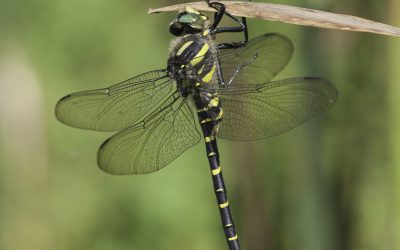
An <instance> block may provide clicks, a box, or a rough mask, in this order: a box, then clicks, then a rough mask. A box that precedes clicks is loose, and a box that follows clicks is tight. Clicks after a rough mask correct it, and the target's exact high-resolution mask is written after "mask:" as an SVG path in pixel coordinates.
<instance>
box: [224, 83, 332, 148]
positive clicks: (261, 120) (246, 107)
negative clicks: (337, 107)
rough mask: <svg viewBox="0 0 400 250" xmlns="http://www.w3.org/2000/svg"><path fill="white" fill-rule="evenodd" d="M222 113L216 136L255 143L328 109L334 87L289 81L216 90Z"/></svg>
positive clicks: (329, 84)
mask: <svg viewBox="0 0 400 250" xmlns="http://www.w3.org/2000/svg"><path fill="white" fill-rule="evenodd" d="M217 92H218V95H219V97H220V100H221V105H222V109H223V111H224V113H223V117H222V121H221V123H220V129H219V132H218V137H220V138H224V139H230V140H257V139H263V138H267V137H271V136H274V135H279V134H282V133H284V132H286V131H288V130H290V129H292V128H294V127H296V126H298V125H300V124H302V123H304V122H305V121H308V120H310V119H312V118H314V117H315V116H317V115H319V114H321V113H323V112H325V111H326V110H328V109H329V108H330V107H331V106H332V105H333V104H334V103H335V101H336V99H337V90H336V88H335V87H334V86H333V85H332V84H331V83H330V82H329V81H328V80H325V79H322V78H311V77H303V78H291V79H286V80H280V81H274V82H269V83H265V84H258V85H255V86H248V85H235V86H230V87H229V88H223V89H219V90H217Z"/></svg>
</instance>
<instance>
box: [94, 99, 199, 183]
mask: <svg viewBox="0 0 400 250" xmlns="http://www.w3.org/2000/svg"><path fill="white" fill-rule="evenodd" d="M200 138H201V137H200V134H199V133H198V131H197V129H196V125H195V120H194V119H193V114H192V112H191V109H190V107H189V106H188V104H187V103H186V101H185V100H184V99H182V98H181V97H180V96H179V94H178V93H175V94H174V95H172V96H170V97H169V98H168V99H167V101H166V102H164V103H163V105H161V106H160V107H159V108H158V109H157V110H156V111H154V112H153V114H152V115H150V116H149V117H148V119H146V120H145V121H144V122H142V123H139V124H137V125H136V126H134V127H131V128H128V129H126V130H123V131H121V132H119V133H117V134H115V135H114V136H112V137H111V138H110V139H108V140H107V141H105V142H104V143H103V145H102V146H101V147H100V149H99V152H98V157H97V159H98V165H99V167H100V168H101V169H102V170H104V171H106V172H108V173H112V174H123V175H125V174H145V173H151V172H155V171H157V170H159V169H161V168H163V167H164V166H166V165H167V164H168V163H170V162H171V161H173V160H174V159H175V158H176V157H178V156H179V155H180V154H182V153H183V152H184V151H185V150H187V149H188V148H190V147H192V146H193V145H195V144H197V143H198V142H199V141H200Z"/></svg>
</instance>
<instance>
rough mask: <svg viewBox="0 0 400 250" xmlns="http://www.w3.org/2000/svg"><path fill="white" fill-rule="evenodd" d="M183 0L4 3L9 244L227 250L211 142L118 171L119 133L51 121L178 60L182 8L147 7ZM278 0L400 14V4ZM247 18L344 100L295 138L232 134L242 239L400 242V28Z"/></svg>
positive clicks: (2, 211)
mask: <svg viewBox="0 0 400 250" xmlns="http://www.w3.org/2000/svg"><path fill="white" fill-rule="evenodd" d="M178 2H183V1H172V0H170V1H138V0H129V1H128V0H119V1H105V0H96V1H95V0H87V1H78V0H70V1H50V0H41V1H34V0H20V1H12V0H0V90H1V96H0V249H1V250H25V249H29V250H53V249H57V250H67V249H68V250H72V249H74V250H80V249H82V250H83V249H84V250H91V249H93V250H94V249H96V250H111V249H113V250H117V249H118V250H127V249H135V250H136V249H138V250H142V249H143V250H147V249H151V250H158V249H174V250H180V249H185V250H186V249H190V250H204V249H210V250H214V249H226V245H225V244H226V243H225V239H224V236H223V231H222V228H221V226H220V219H219V212H218V209H217V206H216V203H215V197H214V194H213V190H212V183H211V178H210V173H209V169H208V165H207V159H206V157H205V149H204V145H203V143H200V144H199V145H197V146H195V147H193V148H192V149H190V150H188V151H186V152H185V153H184V154H183V155H182V156H181V157H179V158H178V159H177V160H175V161H174V162H173V163H172V164H170V166H168V167H167V168H164V169H162V170H161V171H159V172H157V173H154V174H150V175H142V176H124V177H121V176H112V175H108V174H106V173H104V172H102V171H101V170H99V169H98V168H97V166H96V151H97V149H98V146H99V145H100V144H101V142H102V141H104V140H105V139H106V138H107V137H108V136H110V134H106V133H96V132H90V131H83V130H79V129H74V128H70V127H67V126H65V125H63V124H61V123H59V122H58V121H57V120H56V119H55V117H54V105H55V103H56V102H57V100H58V99H59V98H61V97H62V96H64V95H65V94H68V93H72V92H75V91H80V90H87V89H92V88H100V87H105V86H108V85H110V84H112V83H116V82H118V81H120V80H124V79H126V78H128V77H130V76H133V75H135V74H138V73H141V72H145V71H148V70H151V69H158V68H163V67H165V65H166V60H167V52H168V47H169V41H170V39H171V38H172V37H171V35H169V33H168V28H167V27H168V23H169V22H170V21H171V20H172V19H173V17H174V15H173V14H159V15H153V16H149V15H147V14H146V13H147V10H148V8H150V7H159V6H164V5H168V4H172V3H178ZM269 2H275V3H282V4H291V5H297V6H302V7H308V8H315V9H320V10H325V11H331V12H338V13H345V14H353V15H357V16H361V17H365V18H368V19H372V20H376V21H380V22H385V23H390V24H392V25H395V26H400V15H399V14H398V10H399V9H400V1H399V0H381V1H376V0H352V1H345V0H336V1H333V0H299V1H294V0H290V1H289V0H287V1H269ZM249 25H250V36H251V37H254V36H256V35H259V34H263V33H266V32H279V33H283V34H285V35H286V36H288V37H289V38H291V40H292V41H293V43H294V44H295V48H296V51H295V54H294V57H293V60H292V61H291V63H290V64H289V65H288V67H287V68H286V69H285V70H284V72H283V73H282V74H280V75H279V76H278V77H277V78H284V77H289V76H306V75H308V76H322V77H325V78H328V79H330V80H331V81H332V82H333V83H334V84H335V85H336V87H337V88H338V90H339V93H340V97H339V100H338V102H337V104H336V105H335V106H334V107H333V108H332V109H331V110H330V111H329V112H328V113H327V114H325V115H323V116H321V117H319V118H318V119H316V120H313V121H312V122H309V123H307V124H305V125H302V126H300V127H299V128H296V129H294V130H293V131H291V132H289V133H286V134H285V135H281V136H278V137H275V138H272V139H269V140H264V141H258V142H246V143H245V142H228V141H223V142H222V141H221V143H220V150H221V157H222V159H221V160H222V163H223V166H224V174H225V177H226V181H227V185H228V191H229V195H230V201H231V205H232V209H233V214H234V217H235V219H236V223H237V227H238V231H239V236H240V238H241V243H242V246H243V249H248V250H250V249H251V250H258V249H270V250H294V249H296V250H336V249H340V250H358V249H359V250H361V249H362V250H365V249H366V250H396V249H400V152H399V150H400V106H399V105H400V70H399V69H400V39H399V38H392V37H384V36H379V35H372V34H362V33H351V32H342V31H332V30H320V29H315V28H307V27H301V26H293V25H287V24H279V23H272V22H267V21H261V20H250V21H249ZM232 39H233V38H232Z"/></svg>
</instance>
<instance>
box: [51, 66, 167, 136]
mask: <svg viewBox="0 0 400 250" xmlns="http://www.w3.org/2000/svg"><path fill="white" fill-rule="evenodd" d="M171 81H172V80H171V79H170V78H168V76H167V75H166V73H165V70H156V71H150V72H147V73H144V74H141V75H138V76H136V77H133V78H131V79H128V80H126V81H123V82H121V83H119V84H116V85H113V86H111V87H109V88H104V89H97V90H90V91H82V92H78V93H74V94H71V95H67V96H65V97H63V98H62V99H61V100H60V101H59V102H58V103H57V105H56V117H57V119H58V120H60V121H61V122H63V123H65V124H67V125H69V126H72V127H77V128H82V129H90V130H97V131H118V130H121V129H124V128H127V127H129V126H131V125H132V124H135V123H136V122H138V121H139V120H140V119H141V118H143V116H144V115H145V114H147V113H148V112H150V111H151V110H152V109H154V107H155V106H157V104H158V103H160V102H161V101H162V100H163V99H165V98H166V97H167V96H168V94H169V93H171V91H172V89H173V84H171Z"/></svg>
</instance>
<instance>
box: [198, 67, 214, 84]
mask: <svg viewBox="0 0 400 250" xmlns="http://www.w3.org/2000/svg"><path fill="white" fill-rule="evenodd" d="M216 68H217V65H215V62H214V63H213V66H212V68H211V70H210V71H209V72H208V73H207V75H205V76H204V77H203V79H201V80H202V81H203V82H205V83H209V82H211V80H212V78H213V76H214V73H215V69H216Z"/></svg>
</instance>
